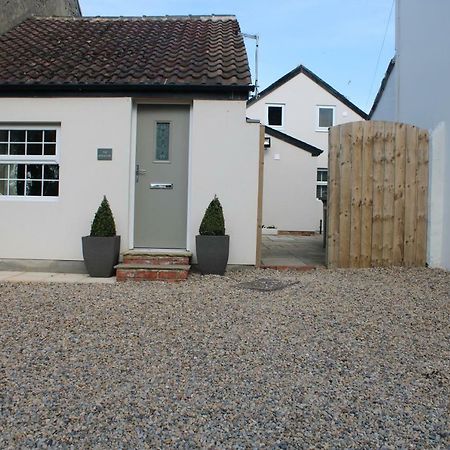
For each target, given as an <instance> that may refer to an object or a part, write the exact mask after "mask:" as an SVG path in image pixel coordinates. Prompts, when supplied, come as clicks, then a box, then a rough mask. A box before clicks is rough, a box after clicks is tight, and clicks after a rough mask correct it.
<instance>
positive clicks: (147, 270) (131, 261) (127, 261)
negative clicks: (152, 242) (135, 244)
mask: <svg viewBox="0 0 450 450" xmlns="http://www.w3.org/2000/svg"><path fill="white" fill-rule="evenodd" d="M122 256H123V263H122V264H118V265H117V266H116V279H117V281H126V280H132V281H184V280H186V279H187V277H188V275H189V270H190V268H191V266H190V264H189V261H190V258H191V256H192V253H191V252H187V251H178V250H175V251H171V250H146V249H134V250H129V251H127V252H125V253H123V255H122Z"/></svg>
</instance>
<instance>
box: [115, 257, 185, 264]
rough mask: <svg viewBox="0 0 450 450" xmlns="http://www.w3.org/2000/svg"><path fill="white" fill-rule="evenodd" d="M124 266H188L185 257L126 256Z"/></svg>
mask: <svg viewBox="0 0 450 450" xmlns="http://www.w3.org/2000/svg"><path fill="white" fill-rule="evenodd" d="M123 263H124V264H150V265H152V266H156V265H161V266H170V265H177V266H185V265H188V264H189V257H187V256H144V255H143V256H127V255H125V256H124V257H123Z"/></svg>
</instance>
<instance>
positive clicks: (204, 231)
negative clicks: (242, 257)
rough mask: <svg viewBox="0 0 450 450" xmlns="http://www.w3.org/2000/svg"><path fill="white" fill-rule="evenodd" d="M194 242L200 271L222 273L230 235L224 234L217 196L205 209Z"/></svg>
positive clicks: (226, 260)
mask: <svg viewBox="0 0 450 450" xmlns="http://www.w3.org/2000/svg"><path fill="white" fill-rule="evenodd" d="M195 243H196V248H197V263H198V265H197V268H198V269H199V270H200V272H201V273H202V274H216V275H223V274H224V273H225V269H226V267H227V262H228V254H229V248H230V236H228V235H226V234H225V219H224V217H223V209H222V205H221V204H220V201H219V199H218V198H217V196H214V198H213V200H212V201H211V203H210V204H209V206H208V208H207V209H206V212H205V215H204V217H203V220H202V223H201V224H200V229H199V235H197V236H196V237H195Z"/></svg>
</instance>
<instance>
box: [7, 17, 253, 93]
mask: <svg viewBox="0 0 450 450" xmlns="http://www.w3.org/2000/svg"><path fill="white" fill-rule="evenodd" d="M65 84H75V85H130V86H131V85H142V84H145V85H167V84H169V85H182V86H185V85H189V86H230V87H233V86H250V84H251V78H250V71H249V66H248V60H247V53H246V50H245V45H244V42H243V39H242V36H241V34H240V28H239V24H238V22H237V20H236V18H235V17H234V16H164V17H143V18H59V17H58V18H57V17H52V18H31V19H28V20H26V21H24V22H23V23H22V24H20V25H18V26H16V27H15V28H13V29H12V30H10V31H9V32H7V33H5V34H4V35H2V36H0V85H18V86H20V85H31V86H39V85H46V86H48V85H55V86H58V85H65Z"/></svg>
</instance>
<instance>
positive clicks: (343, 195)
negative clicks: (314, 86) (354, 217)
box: [339, 123, 352, 267]
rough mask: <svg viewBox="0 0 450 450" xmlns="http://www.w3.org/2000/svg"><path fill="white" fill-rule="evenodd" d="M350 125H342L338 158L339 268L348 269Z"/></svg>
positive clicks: (350, 175)
mask: <svg viewBox="0 0 450 450" xmlns="http://www.w3.org/2000/svg"><path fill="white" fill-rule="evenodd" d="M351 154H352V124H351V123H349V124H345V125H342V130H341V150H340V158H339V177H340V180H341V185H340V189H339V194H340V196H339V266H340V267H350V232H351V229H350V214H351V190H352V183H351V179H352V165H351V164H352V162H351Z"/></svg>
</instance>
